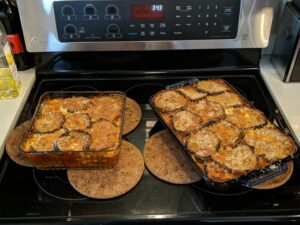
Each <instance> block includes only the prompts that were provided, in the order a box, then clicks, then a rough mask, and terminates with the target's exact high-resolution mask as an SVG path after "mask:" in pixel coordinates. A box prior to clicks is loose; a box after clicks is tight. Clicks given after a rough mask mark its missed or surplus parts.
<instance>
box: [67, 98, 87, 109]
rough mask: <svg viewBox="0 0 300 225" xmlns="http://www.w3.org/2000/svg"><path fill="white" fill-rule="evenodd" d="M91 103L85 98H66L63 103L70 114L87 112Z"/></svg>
mask: <svg viewBox="0 0 300 225" xmlns="http://www.w3.org/2000/svg"><path fill="white" fill-rule="evenodd" d="M90 104H91V101H90V100H89V99H88V98H85V97H72V98H65V99H64V100H63V101H62V107H63V108H64V109H65V110H66V111H68V112H78V111H82V110H86V109H87V107H88V106H89V105H90Z"/></svg>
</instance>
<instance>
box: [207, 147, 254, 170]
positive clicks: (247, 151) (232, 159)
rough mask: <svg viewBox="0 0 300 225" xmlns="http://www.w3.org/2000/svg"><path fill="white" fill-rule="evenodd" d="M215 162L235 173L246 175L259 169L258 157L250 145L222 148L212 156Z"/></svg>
mask: <svg viewBox="0 0 300 225" xmlns="http://www.w3.org/2000/svg"><path fill="white" fill-rule="evenodd" d="M211 157H212V158H213V160H215V161H216V162H218V163H220V164H221V165H224V166H226V167H227V168H228V169H231V170H232V171H235V172H241V173H245V172H248V171H251V170H255V169H256V168H257V157H256V155H255V153H254V152H253V151H252V149H251V148H250V147H249V146H248V145H244V144H240V145H238V146H236V147H229V146H226V147H224V146H222V147H221V148H220V150H219V151H218V152H217V153H215V154H213V155H212V156H211Z"/></svg>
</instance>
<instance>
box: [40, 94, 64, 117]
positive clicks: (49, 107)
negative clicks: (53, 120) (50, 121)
mask: <svg viewBox="0 0 300 225" xmlns="http://www.w3.org/2000/svg"><path fill="white" fill-rule="evenodd" d="M61 107H62V98H55V99H46V100H45V101H43V103H42V104H41V109H40V114H41V115H47V114H50V113H59V112H61Z"/></svg>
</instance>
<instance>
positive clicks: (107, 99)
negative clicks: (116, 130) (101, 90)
mask: <svg viewBox="0 0 300 225" xmlns="http://www.w3.org/2000/svg"><path fill="white" fill-rule="evenodd" d="M93 103H94V104H93V105H90V106H89V107H88V109H87V113H88V114H89V116H90V117H91V119H92V121H98V120H99V119H105V120H109V121H114V120H116V119H117V118H120V117H121V115H122V98H121V97H118V96H115V97H112V96H102V97H96V98H94V99H93ZM120 119H121V118H120ZM117 125H118V126H119V125H120V124H119V122H118V123H117Z"/></svg>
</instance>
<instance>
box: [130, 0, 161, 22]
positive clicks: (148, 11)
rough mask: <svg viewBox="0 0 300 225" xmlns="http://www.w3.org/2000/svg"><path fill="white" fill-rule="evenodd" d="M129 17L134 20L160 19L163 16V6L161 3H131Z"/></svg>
mask: <svg viewBox="0 0 300 225" xmlns="http://www.w3.org/2000/svg"><path fill="white" fill-rule="evenodd" d="M131 18H132V19H134V20H160V19H164V18H165V7H164V5H162V4H151V5H132V6H131Z"/></svg>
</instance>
